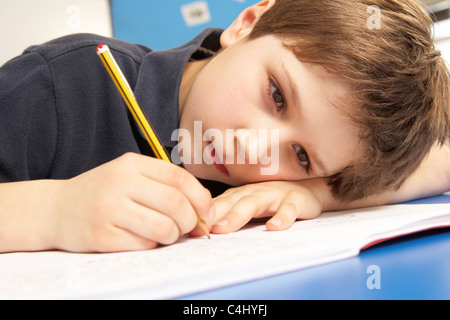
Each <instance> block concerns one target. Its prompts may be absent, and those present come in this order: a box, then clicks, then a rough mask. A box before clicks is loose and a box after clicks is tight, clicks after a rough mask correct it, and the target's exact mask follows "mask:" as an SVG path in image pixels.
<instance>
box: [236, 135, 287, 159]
mask: <svg viewBox="0 0 450 320" xmlns="http://www.w3.org/2000/svg"><path fill="white" fill-rule="evenodd" d="M277 133H278V132H273V130H271V129H238V130H236V132H235V141H236V160H237V163H238V164H244V163H247V164H261V163H262V164H267V161H268V157H270V155H271V153H273V150H274V148H278V147H279V135H278V134H277Z"/></svg>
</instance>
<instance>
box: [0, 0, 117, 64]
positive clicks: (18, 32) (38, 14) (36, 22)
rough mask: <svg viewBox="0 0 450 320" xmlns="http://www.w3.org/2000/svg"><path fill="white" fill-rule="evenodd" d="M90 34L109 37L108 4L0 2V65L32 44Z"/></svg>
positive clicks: (91, 0)
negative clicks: (84, 33)
mask: <svg viewBox="0 0 450 320" xmlns="http://www.w3.org/2000/svg"><path fill="white" fill-rule="evenodd" d="M77 32H92V33H97V34H101V35H105V36H112V34H113V33H112V23H111V11H110V5H109V1H108V0H0V65H2V64H3V63H5V62H6V61H7V60H9V59H11V58H13V57H15V56H17V55H19V54H21V53H22V51H23V50H24V49H26V48H27V47H28V46H30V45H33V44H39V43H42V42H45V41H48V40H51V39H54V38H56V37H59V36H62V35H66V34H70V33H77Z"/></svg>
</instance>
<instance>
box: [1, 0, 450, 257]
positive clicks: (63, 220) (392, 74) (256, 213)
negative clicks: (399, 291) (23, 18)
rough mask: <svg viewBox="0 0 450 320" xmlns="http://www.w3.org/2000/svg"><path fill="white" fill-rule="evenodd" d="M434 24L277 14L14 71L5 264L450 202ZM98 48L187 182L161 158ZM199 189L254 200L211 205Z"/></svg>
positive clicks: (4, 154) (395, 11)
mask: <svg viewBox="0 0 450 320" xmlns="http://www.w3.org/2000/svg"><path fill="white" fill-rule="evenodd" d="M371 5H376V6H377V7H371V8H378V9H379V10H380V13H381V15H380V16H381V20H380V28H379V29H377V28H372V27H370V28H369V27H368V24H367V21H368V20H367V19H368V18H369V16H370V15H369V14H368V13H367V9H368V8H369V6H371ZM429 24H430V20H429V18H428V17H427V16H426V14H425V13H424V12H423V10H422V9H421V8H420V7H419V6H418V5H417V4H415V3H413V2H412V1H403V2H397V1H381V0H380V1H367V2H364V3H362V2H360V1H348V0H345V1H344V0H342V1H338V0H337V1H325V0H324V1H319V0H315V1H294V0H278V1H277V2H275V1H273V0H268V1H263V2H261V3H259V4H257V5H254V6H252V7H249V8H247V9H246V10H244V11H243V12H242V13H241V14H240V15H239V17H238V18H237V19H236V20H235V22H234V23H233V24H232V25H231V26H230V27H229V28H227V29H226V30H225V31H223V32H222V31H221V30H217V29H208V30H205V31H204V32H202V33H201V34H200V35H199V36H198V37H197V38H195V39H194V40H193V41H191V42H190V43H188V44H186V45H184V46H181V47H179V48H175V49H172V50H168V51H162V52H152V51H151V50H150V49H148V48H145V47H143V46H139V45H133V44H127V43H124V42H121V41H117V40H114V39H105V38H101V37H97V36H94V35H75V36H70V37H66V38H62V39H57V40H55V41H52V42H49V43H47V44H44V45H42V46H36V47H32V48H30V49H28V50H27V51H26V52H25V53H24V54H23V55H22V56H20V57H18V58H16V59H13V60H12V61H10V62H9V63H7V64H5V65H4V66H3V67H2V69H1V70H0V114H1V115H2V120H1V123H2V125H1V132H0V145H1V146H2V150H1V151H0V176H1V181H2V182H4V183H1V184H0V237H1V241H0V250H1V251H3V252H7V251H17V250H46V249H62V250H69V251H102V252H104V251H121V250H142V249H150V248H154V247H155V246H157V245H158V244H159V243H161V244H170V243H173V242H175V241H176V240H177V239H178V238H179V237H180V235H183V234H186V233H189V232H191V233H192V234H199V231H198V230H196V229H195V225H196V221H197V216H199V217H201V218H202V219H203V220H205V221H206V222H207V223H208V226H209V227H210V228H211V230H212V231H213V232H217V233H225V232H231V231H234V230H237V229H239V228H240V227H241V226H242V225H244V224H245V223H246V222H247V221H248V220H250V219H251V218H253V217H262V216H273V217H272V218H271V219H270V220H269V221H268V222H267V228H268V229H269V230H282V229H285V228H287V227H289V225H291V224H292V223H293V222H294V221H295V220H296V219H307V218H313V217H315V216H317V215H319V214H320V213H321V212H322V211H325V210H330V209H341V208H351V207H358V206H368V205H376V204H381V203H391V202H398V201H404V200H407V199H412V198H416V197H422V196H428V195H432V194H439V193H442V192H444V191H447V190H449V189H450V182H449V181H450V178H449V177H450V168H449V161H448V160H449V159H450V151H449V149H448V148H447V147H444V146H443V143H444V142H445V141H446V140H447V139H448V136H449V110H448V106H449V103H448V102H449V94H448V72H447V69H446V67H445V65H444V63H443V61H442V59H441V58H440V56H439V53H438V52H437V51H436V50H434V48H433V45H432V41H431V38H430V35H429V30H428V26H429ZM100 43H106V44H108V45H109V47H110V49H111V51H112V53H113V55H114V56H115V58H116V60H118V64H119V65H120V67H121V68H122V70H123V72H124V74H125V77H126V78H127V79H128V81H129V82H130V85H131V87H132V88H133V90H134V92H135V94H136V96H137V99H138V101H139V103H140V105H141V107H142V108H143V109H144V112H145V113H146V114H147V116H148V118H149V119H150V120H151V122H152V124H153V125H154V126H155V129H156V131H157V132H158V135H159V136H160V138H161V140H162V142H163V144H164V145H165V146H166V147H167V148H168V149H169V150H171V153H172V155H175V156H176V155H177V154H178V153H179V156H180V158H181V160H182V162H183V166H184V168H181V167H179V166H176V165H175V164H170V163H166V162H164V161H160V160H158V159H155V158H152V157H148V156H146V155H151V151H150V150H149V147H148V145H147V143H146V141H145V139H144V138H143V137H142V136H141V133H140V132H139V130H138V129H137V126H136V125H135V123H134V121H133V119H132V117H131V115H130V114H129V113H128V112H127V109H126V106H125V105H124V103H123V102H122V99H121V97H120V95H119V94H118V92H117V89H116V88H115V87H114V84H113V83H112V81H111V80H110V79H109V75H108V74H107V73H106V71H105V70H104V68H103V66H102V64H101V62H100V61H99V59H98V57H97V56H96V53H95V48H96V46H97V45H98V44H100ZM199 124H200V126H199ZM255 129H258V130H261V131H260V132H261V134H260V135H259V136H258V137H257V138H256V139H249V137H251V134H250V135H248V134H247V132H254V131H252V130H255ZM230 130H233V132H234V134H233V135H228V133H229V132H230ZM264 130H266V131H267V132H266V133H268V132H270V134H267V135H266V136H264V135H263V134H262V133H263V132H264ZM174 132H176V134H173V133H174ZM186 133H189V134H186ZM272 133H274V135H272ZM199 134H200V136H201V139H200V144H199V143H198V139H197V138H198V135H199ZM177 135H179V137H180V139H179V140H178V139H177V137H176V136H177ZM174 136H175V139H174ZM196 136H197V137H196ZM223 137H227V138H228V139H220V138H223ZM261 137H263V138H261ZM196 139H197V140H196ZM254 144H256V145H257V148H253V149H252V148H251V146H253V145H254ZM172 148H174V149H175V151H174V150H172ZM269 149H270V152H266V154H265V156H264V155H263V156H260V155H259V154H260V153H264V151H267V150H269ZM255 150H257V151H256V152H257V153H258V156H257V157H256V159H257V161H255V162H250V161H239V160H240V159H239V157H240V158H244V160H249V159H250V158H252V153H253V152H255ZM177 151H178V152H177ZM238 151H242V152H238ZM269 153H270V160H271V161H272V163H268V162H267V161H265V160H267V158H268V157H269V156H268V155H269ZM275 155H277V156H276V157H275ZM175 158H176V157H175ZM199 160H200V161H199ZM241 160H242V159H241ZM175 162H176V161H175ZM273 164H275V168H276V170H270V174H263V172H264V171H263V169H267V168H268V167H270V166H272V165H273ZM194 176H195V177H197V178H200V179H206V180H208V181H204V184H205V185H207V186H208V187H209V188H210V190H212V191H214V193H215V191H217V188H218V187H219V184H215V183H214V182H210V181H211V180H214V181H218V182H222V183H225V184H227V185H233V186H241V185H242V186H241V187H237V188H233V189H230V190H229V191H227V192H225V193H224V194H223V195H221V196H219V197H217V198H215V199H212V197H211V194H210V192H209V191H208V190H207V189H205V187H203V186H202V185H201V184H200V182H199V180H197V179H196V178H195V177H194ZM407 178H408V179H407ZM405 180H406V181H405Z"/></svg>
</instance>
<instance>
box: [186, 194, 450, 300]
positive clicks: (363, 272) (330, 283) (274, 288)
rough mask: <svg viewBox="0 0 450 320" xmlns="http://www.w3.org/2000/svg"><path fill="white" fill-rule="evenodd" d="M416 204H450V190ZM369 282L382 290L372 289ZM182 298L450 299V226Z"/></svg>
mask: <svg viewBox="0 0 450 320" xmlns="http://www.w3.org/2000/svg"><path fill="white" fill-rule="evenodd" d="M410 203H450V194H446V195H442V196H439V197H434V198H429V199H425V200H418V201H414V202H410ZM371 266H376V267H377V268H378V269H372V267H371ZM368 282H369V284H375V283H376V284H379V285H380V288H379V289H377V288H373V285H372V286H370V285H369V287H372V289H369V287H368V284H367V283H368ZM181 299H233V300H239V299H285V300H287V299H450V228H445V229H437V230H430V231H425V232H421V233H418V234H414V235H410V236H405V237H402V238H397V239H394V240H390V241H387V242H385V243H382V244H379V245H377V246H374V247H372V248H369V249H366V250H363V251H362V252H361V254H360V255H359V256H357V257H354V258H351V259H346V260H342V261H338V262H334V263H329V264H325V265H321V266H317V267H314V268H308V269H303V270H299V271H295V272H289V273H285V274H280V275H276V276H272V277H268V278H265V279H261V280H256V281H250V282H246V283H242V284H237V285H233V286H229V287H225V288H221V289H217V290H212V291H208V292H203V293H198V294H194V295H190V296H186V297H182V298H181Z"/></svg>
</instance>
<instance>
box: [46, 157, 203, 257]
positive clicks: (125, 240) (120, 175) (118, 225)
mask: <svg viewBox="0 0 450 320" xmlns="http://www.w3.org/2000/svg"><path fill="white" fill-rule="evenodd" d="M56 199H57V201H56V207H55V208H54V209H55V211H54V217H55V219H53V225H51V226H49V228H52V229H53V230H54V231H53V234H52V236H51V239H53V245H54V247H56V248H58V249H63V250H69V251H101V252H107V251H123V250H142V249H150V248H154V247H155V246H157V244H158V243H161V244H171V243H173V242H175V241H176V240H177V239H178V238H179V237H180V236H181V235H183V234H185V233H187V232H190V231H191V230H193V229H194V228H195V226H196V224H197V216H200V217H201V218H202V219H204V220H205V221H208V220H209V212H210V210H211V207H212V199H211V194H210V193H209V191H208V190H207V189H205V188H204V187H203V186H202V185H201V184H200V183H199V182H198V180H197V179H196V178H195V177H194V176H192V175H191V174H190V173H189V172H187V171H186V170H184V169H182V168H180V167H177V166H176V165H173V164H171V163H168V162H165V161H162V160H158V159H154V158H150V157H146V156H142V155H137V154H131V153H129V154H126V155H124V156H121V157H119V158H117V159H115V160H113V161H111V162H109V163H106V164H104V165H102V166H99V167H97V168H95V169H93V170H90V171H88V172H86V173H83V174H81V175H79V176H77V177H75V178H73V179H70V180H66V181H62V182H61V186H60V188H59V189H58V191H57V197H56Z"/></svg>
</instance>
